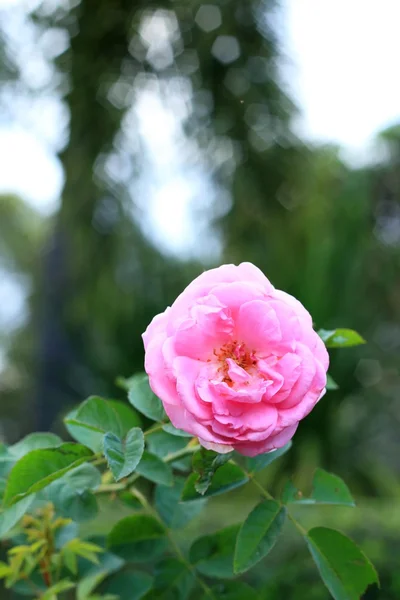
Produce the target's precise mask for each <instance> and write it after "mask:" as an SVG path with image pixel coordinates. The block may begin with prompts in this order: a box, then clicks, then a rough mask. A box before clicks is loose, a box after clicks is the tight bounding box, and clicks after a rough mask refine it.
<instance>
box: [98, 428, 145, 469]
mask: <svg viewBox="0 0 400 600" xmlns="http://www.w3.org/2000/svg"><path fill="white" fill-rule="evenodd" d="M143 449H144V436H143V431H142V430H141V429H139V427H134V428H133V429H131V430H130V431H128V434H127V436H126V439H125V441H124V442H122V441H121V440H120V439H119V437H118V436H116V435H115V434H114V433H111V432H108V433H106V434H105V436H104V440H103V450H104V455H105V457H106V459H107V463H108V466H109V468H110V469H111V472H112V474H113V475H114V478H115V479H116V480H117V481H118V480H119V479H122V478H123V477H127V476H128V475H130V474H131V473H132V472H133V471H134V470H135V469H136V467H137V465H138V463H139V461H140V459H141V458H142V454H143Z"/></svg>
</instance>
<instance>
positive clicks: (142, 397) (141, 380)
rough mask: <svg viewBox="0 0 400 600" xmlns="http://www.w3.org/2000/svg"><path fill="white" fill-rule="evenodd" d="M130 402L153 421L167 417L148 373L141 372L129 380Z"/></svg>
mask: <svg viewBox="0 0 400 600" xmlns="http://www.w3.org/2000/svg"><path fill="white" fill-rule="evenodd" d="M129 386H130V387H129V392H128V399H129V402H130V403H131V404H132V406H134V407H135V408H136V409H137V410H138V411H139V412H141V413H142V414H144V415H145V416H146V417H147V418H148V419H151V420H152V421H164V420H165V419H166V418H167V417H166V414H165V411H164V408H163V405H162V403H161V400H160V399H159V398H157V396H156V395H155V394H153V392H152V390H151V388H150V385H149V378H148V377H147V375H145V374H143V373H141V374H140V375H134V376H133V377H131V378H130V380H129Z"/></svg>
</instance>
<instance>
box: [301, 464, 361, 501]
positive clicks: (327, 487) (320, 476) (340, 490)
mask: <svg viewBox="0 0 400 600" xmlns="http://www.w3.org/2000/svg"><path fill="white" fill-rule="evenodd" d="M311 498H312V500H314V501H315V502H316V503H317V504H344V505H345V506H355V502H354V500H353V497H352V495H351V493H350V490H349V488H348V487H347V485H346V484H345V482H344V481H343V480H342V479H340V477H338V476H337V475H333V474H332V473H328V472H327V471H324V470H323V469H317V470H316V471H315V474H314V480H313V491H312V494H311Z"/></svg>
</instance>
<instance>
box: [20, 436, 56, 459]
mask: <svg viewBox="0 0 400 600" xmlns="http://www.w3.org/2000/svg"><path fill="white" fill-rule="evenodd" d="M62 443H63V442H62V439H61V438H60V437H59V436H58V435H55V434H54V433H30V434H29V435H27V436H26V437H24V438H23V439H22V440H20V441H19V442H17V443H16V444H14V445H13V446H10V447H9V451H10V453H11V454H12V455H13V456H15V458H16V459H19V458H22V457H23V456H25V454H28V452H31V451H32V450H39V449H41V448H56V447H57V446H60V445H61V444H62Z"/></svg>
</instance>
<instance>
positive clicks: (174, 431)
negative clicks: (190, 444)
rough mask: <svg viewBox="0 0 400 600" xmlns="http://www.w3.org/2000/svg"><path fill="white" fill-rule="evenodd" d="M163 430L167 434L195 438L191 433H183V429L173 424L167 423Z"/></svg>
mask: <svg viewBox="0 0 400 600" xmlns="http://www.w3.org/2000/svg"><path fill="white" fill-rule="evenodd" d="M163 430H164V431H166V432H167V433H170V434H171V435H176V436H178V437H188V438H191V437H193V435H192V434H191V433H187V432H186V431H183V429H177V428H176V427H174V426H173V425H172V423H166V424H165V425H163Z"/></svg>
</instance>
